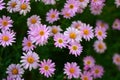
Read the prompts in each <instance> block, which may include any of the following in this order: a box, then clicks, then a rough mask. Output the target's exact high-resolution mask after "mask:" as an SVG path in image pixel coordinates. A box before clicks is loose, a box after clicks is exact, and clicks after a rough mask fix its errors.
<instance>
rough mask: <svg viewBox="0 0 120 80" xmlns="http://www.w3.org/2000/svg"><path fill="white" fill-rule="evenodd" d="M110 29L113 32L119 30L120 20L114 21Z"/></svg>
mask: <svg viewBox="0 0 120 80" xmlns="http://www.w3.org/2000/svg"><path fill="white" fill-rule="evenodd" d="M112 28H113V29H115V30H120V20H119V19H116V20H115V21H114V22H113V25H112Z"/></svg>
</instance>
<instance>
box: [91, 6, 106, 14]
mask: <svg viewBox="0 0 120 80" xmlns="http://www.w3.org/2000/svg"><path fill="white" fill-rule="evenodd" d="M103 7H104V4H92V5H90V10H91V13H92V14H94V15H100V14H101V13H102V9H103Z"/></svg>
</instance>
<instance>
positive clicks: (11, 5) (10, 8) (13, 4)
mask: <svg viewBox="0 0 120 80" xmlns="http://www.w3.org/2000/svg"><path fill="white" fill-rule="evenodd" d="M18 3H20V1H19V0H10V1H9V2H8V3H7V11H9V12H10V13H12V12H17V9H16V6H17V5H18Z"/></svg>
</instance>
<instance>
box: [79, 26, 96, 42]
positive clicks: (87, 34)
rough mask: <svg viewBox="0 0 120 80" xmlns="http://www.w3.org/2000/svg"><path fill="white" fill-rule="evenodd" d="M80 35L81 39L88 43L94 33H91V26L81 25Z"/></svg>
mask: <svg viewBox="0 0 120 80" xmlns="http://www.w3.org/2000/svg"><path fill="white" fill-rule="evenodd" d="M80 30H81V33H82V37H83V38H84V39H85V40H86V41H90V39H93V37H94V33H93V29H92V26H90V25H89V24H88V25H86V24H83V27H81V29H80Z"/></svg>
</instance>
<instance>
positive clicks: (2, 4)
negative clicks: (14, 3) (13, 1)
mask: <svg viewBox="0 0 120 80" xmlns="http://www.w3.org/2000/svg"><path fill="white" fill-rule="evenodd" d="M3 1H4V0H0V10H2V9H4V8H5V3H4V2H3Z"/></svg>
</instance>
